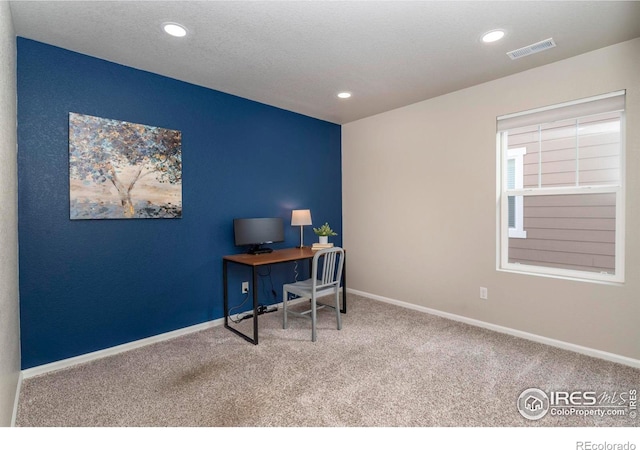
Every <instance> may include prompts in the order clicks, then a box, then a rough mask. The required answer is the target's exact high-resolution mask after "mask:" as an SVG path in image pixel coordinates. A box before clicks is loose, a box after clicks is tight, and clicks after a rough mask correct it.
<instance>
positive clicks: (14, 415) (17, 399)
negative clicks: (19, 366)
mask: <svg viewBox="0 0 640 450" xmlns="http://www.w3.org/2000/svg"><path fill="white" fill-rule="evenodd" d="M22 379H23V376H22V372H20V373H19V374H18V384H17V385H16V396H15V398H14V399H13V413H12V415H11V425H10V426H11V427H15V426H16V418H17V417H18V404H19V402H20V389H22Z"/></svg>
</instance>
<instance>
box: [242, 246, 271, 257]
mask: <svg viewBox="0 0 640 450" xmlns="http://www.w3.org/2000/svg"><path fill="white" fill-rule="evenodd" d="M272 251H273V249H272V248H269V247H262V246H261V245H252V246H251V248H249V251H248V252H247V253H249V254H250V255H261V254H263V253H271V252H272Z"/></svg>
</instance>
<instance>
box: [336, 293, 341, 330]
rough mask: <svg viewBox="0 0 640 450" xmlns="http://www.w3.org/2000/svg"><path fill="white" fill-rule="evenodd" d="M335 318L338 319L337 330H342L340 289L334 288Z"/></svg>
mask: <svg viewBox="0 0 640 450" xmlns="http://www.w3.org/2000/svg"><path fill="white" fill-rule="evenodd" d="M336 318H337V320H338V330H342V316H341V315H340V290H339V289H336Z"/></svg>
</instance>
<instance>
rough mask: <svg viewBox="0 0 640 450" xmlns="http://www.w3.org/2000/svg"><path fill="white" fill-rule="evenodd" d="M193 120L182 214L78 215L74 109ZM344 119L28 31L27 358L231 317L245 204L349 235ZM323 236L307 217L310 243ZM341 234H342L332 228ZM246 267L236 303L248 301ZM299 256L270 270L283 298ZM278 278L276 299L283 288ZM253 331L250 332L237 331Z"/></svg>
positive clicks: (22, 62)
mask: <svg viewBox="0 0 640 450" xmlns="http://www.w3.org/2000/svg"><path fill="white" fill-rule="evenodd" d="M69 112H77V113H81V114H89V115H93V116H99V117H104V118H109V119H117V120H124V121H128V122H135V123H142V124H147V125H153V126H159V127H164V128H171V129H176V130H180V131H182V137H183V141H182V159H183V184H182V202H183V217H182V219H120V220H75V221H71V220H70V219H69V160H68V114H69ZM340 132H341V130H340V126H339V125H336V124H332V123H328V122H324V121H321V120H316V119H312V118H310V117H306V116H303V115H299V114H295V113H292V112H289V111H284V110H281V109H278V108H274V107H270V106H267V105H264V104H260V103H256V102H252V101H249V100H246V99H242V98H239V97H235V96H232V95H228V94H224V93H221V92H217V91H213V90H210V89H205V88H202V87H198V86H194V85H191V84H188V83H184V82H180V81H176V80H173V79H170V78H166V77H162V76H159V75H155V74H151V73H148V72H143V71H140V70H136V69H132V68H129V67H125V66H121V65H117V64H113V63H109V62H106V61H103V60H99V59H96V58H92V57H88V56H85V55H81V54H78V53H74V52H70V51H67V50H63V49H60V48H56V47H52V46H49V45H45V44H42V43H38V42H35V41H31V40H27V39H22V38H19V39H18V145H19V147H18V164H19V167H18V171H19V200H18V201H19V233H20V234H19V235H20V302H21V303H20V313H21V333H22V337H21V344H22V367H23V369H27V368H29V367H33V366H37V365H41V364H46V363H49V362H53V361H57V360H61V359H65V358H69V357H73V356H77V355H80V354H84V353H88V352H92V351H96V350H100V349H104V348H108V347H112V346H115V345H119V344H122V343H126V342H131V341H134V340H137V339H142V338H145V337H149V336H153V335H156V334H159V333H164V332H168V331H171V330H176V329H179V328H183V327H187V326H190V325H194V324H198V323H202V322H205V321H208V320H212V319H217V318H220V317H222V315H223V312H222V261H221V258H222V256H223V255H226V254H231V253H238V252H241V251H242V250H243V249H239V248H236V247H234V244H233V226H232V221H233V219H234V218H236V217H282V218H283V219H284V222H285V239H286V242H284V243H282V244H276V245H274V247H276V248H284V247H293V246H295V245H297V244H298V242H299V229H298V228H294V227H291V226H290V218H291V210H292V209H300V208H310V209H311V213H312V216H313V220H314V225H320V224H321V223H323V222H325V221H328V222H329V223H330V224H331V226H332V227H333V228H334V229H335V230H336V231H338V233H340V234H341V230H342V218H341V210H342V203H341V173H340V160H341V156H340V153H341V147H340V145H341V144H340V139H341V137H340ZM314 240H315V237H314V236H313V232H312V230H311V227H305V242H306V243H311V242H312V241H314ZM333 242H335V243H337V244H338V245H340V244H341V236H337V237H335V238H333ZM249 279H250V278H248V275H247V274H246V273H243V272H242V270H240V271H238V273H234V274H232V277H231V285H230V290H231V303H232V304H237V303H239V302H240V301H241V300H242V295H241V293H240V281H242V280H249ZM292 279H293V265H289V264H283V265H281V266H276V267H274V269H273V271H272V273H271V278H269V277H261V283H260V284H261V285H260V286H259V287H258V288H259V289H260V293H261V298H260V301H261V302H263V303H274V302H276V301H280V295H281V293H280V292H281V285H282V283H283V282H286V281H291V280H292ZM271 283H273V285H274V287H273V290H275V291H276V293H277V295H276V298H274V296H273V295H272V294H271V290H272V289H271ZM238 339H240V338H238Z"/></svg>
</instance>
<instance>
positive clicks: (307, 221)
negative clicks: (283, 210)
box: [291, 209, 311, 226]
mask: <svg viewBox="0 0 640 450" xmlns="http://www.w3.org/2000/svg"><path fill="white" fill-rule="evenodd" d="M291 225H292V226H303V225H311V210H308V209H294V210H293V211H291Z"/></svg>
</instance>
